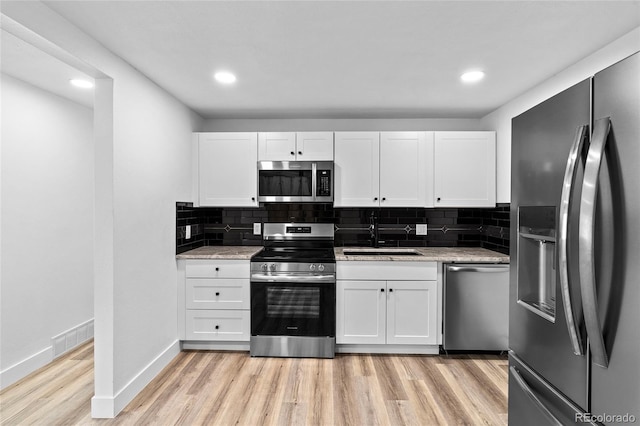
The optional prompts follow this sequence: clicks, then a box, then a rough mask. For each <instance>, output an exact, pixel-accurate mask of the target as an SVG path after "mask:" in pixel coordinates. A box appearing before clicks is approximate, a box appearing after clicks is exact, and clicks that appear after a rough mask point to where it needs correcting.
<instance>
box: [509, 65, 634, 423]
mask: <svg viewBox="0 0 640 426" xmlns="http://www.w3.org/2000/svg"><path fill="white" fill-rule="evenodd" d="M511 149H512V176H511V187H512V193H511V224H512V225H511V265H512V268H511V272H510V295H509V297H510V299H509V348H510V352H509V423H510V424H512V425H518V426H520V425H544V424H583V423H589V422H594V423H602V424H623V423H629V422H636V423H640V238H639V233H640V53H636V54H634V55H632V56H630V57H628V58H626V59H625V60H623V61H621V62H618V63H617V64H614V65H613V66H611V67H609V68H607V69H604V70H602V71H601V72H599V73H597V74H596V75H594V76H593V77H592V78H590V79H588V80H585V81H583V82H581V83H578V84H577V85H575V86H573V87H571V88H569V89H567V90H565V91H564V92H562V93H560V94H558V95H556V96H554V97H552V98H550V99H548V100H546V101H545V102H543V103H541V104H540V105H538V106H536V107H534V108H532V109H530V110H528V111H526V112H525V113H523V114H521V115H519V116H518V117H515V118H514V119H513V121H512V148H511Z"/></svg>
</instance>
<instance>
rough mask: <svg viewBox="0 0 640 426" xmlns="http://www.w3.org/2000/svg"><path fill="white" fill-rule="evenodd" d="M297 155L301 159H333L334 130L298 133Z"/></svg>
mask: <svg viewBox="0 0 640 426" xmlns="http://www.w3.org/2000/svg"><path fill="white" fill-rule="evenodd" d="M296 155H297V159H298V160H301V161H333V132H298V133H296Z"/></svg>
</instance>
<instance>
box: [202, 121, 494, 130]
mask: <svg viewBox="0 0 640 426" xmlns="http://www.w3.org/2000/svg"><path fill="white" fill-rule="evenodd" d="M480 129H481V123H480V120H479V119H465V118H461V119H455V118H452V119H449V118H404V119H403V118H396V119H388V118H334V119H331V118H322V119H312V118H294V119H279V118H272V119H268V118H267V119H250V120H247V119H233V118H228V119H225V118H210V119H207V120H205V121H204V123H203V125H202V128H201V129H199V131H201V132H292V131H300V132H313V131H331V130H334V131H402V130H406V131H419V130H480Z"/></svg>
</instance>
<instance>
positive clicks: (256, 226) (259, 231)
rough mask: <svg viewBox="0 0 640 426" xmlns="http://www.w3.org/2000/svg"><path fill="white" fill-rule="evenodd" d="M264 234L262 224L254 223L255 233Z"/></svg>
mask: <svg viewBox="0 0 640 426" xmlns="http://www.w3.org/2000/svg"><path fill="white" fill-rule="evenodd" d="M261 234H262V224H261V223H254V224H253V235H261Z"/></svg>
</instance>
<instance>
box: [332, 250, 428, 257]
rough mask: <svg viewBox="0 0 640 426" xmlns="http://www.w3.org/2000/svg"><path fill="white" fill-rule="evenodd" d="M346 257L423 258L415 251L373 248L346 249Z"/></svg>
mask: <svg viewBox="0 0 640 426" xmlns="http://www.w3.org/2000/svg"><path fill="white" fill-rule="evenodd" d="M344 254H345V255H346V256H422V253H420V252H419V251H417V250H414V249H395V248H388V249H385V248H377V249H376V248H372V249H345V250H344Z"/></svg>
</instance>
